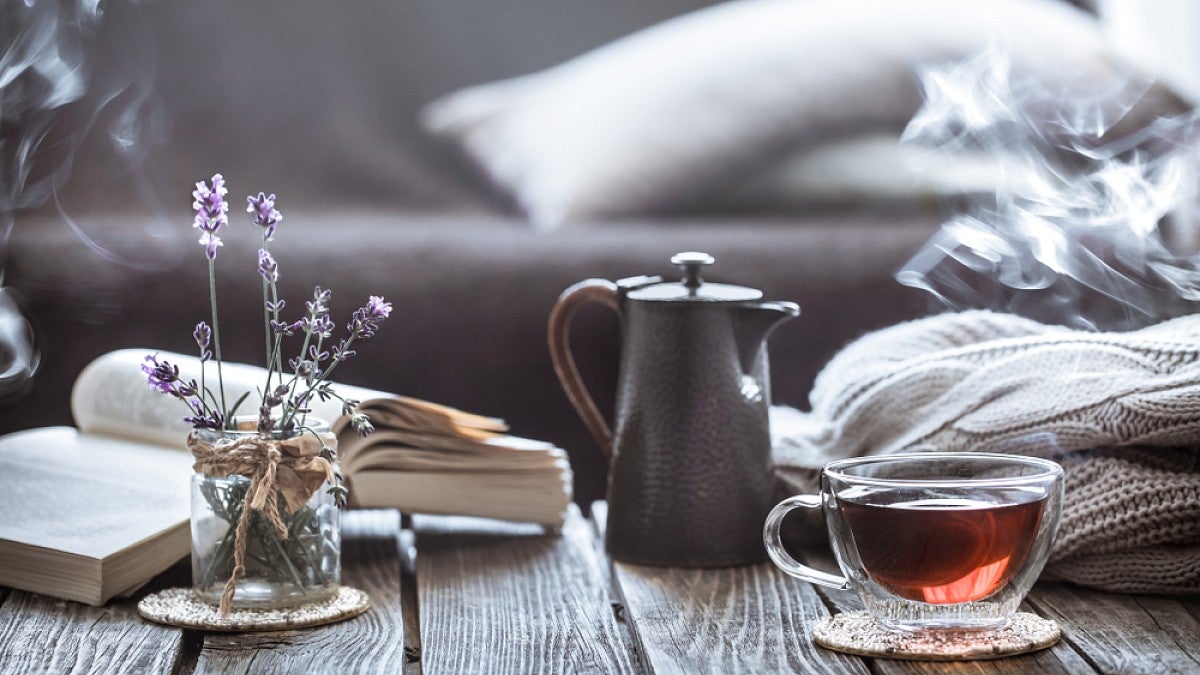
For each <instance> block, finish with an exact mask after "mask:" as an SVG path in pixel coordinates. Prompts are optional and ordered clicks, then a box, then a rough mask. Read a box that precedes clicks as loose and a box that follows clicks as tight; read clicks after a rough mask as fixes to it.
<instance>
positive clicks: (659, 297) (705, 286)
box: [625, 251, 762, 302]
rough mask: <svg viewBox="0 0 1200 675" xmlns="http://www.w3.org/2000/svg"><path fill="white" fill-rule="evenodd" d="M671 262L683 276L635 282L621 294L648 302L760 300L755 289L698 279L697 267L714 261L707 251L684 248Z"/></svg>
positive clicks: (759, 294) (760, 297)
mask: <svg viewBox="0 0 1200 675" xmlns="http://www.w3.org/2000/svg"><path fill="white" fill-rule="evenodd" d="M671 262H672V263H674V264H676V265H679V267H680V269H682V270H683V279H681V280H680V281H678V282H666V283H656V284H650V285H639V286H638V287H636V288H634V289H632V290H630V291H629V293H628V294H627V295H626V296H625V297H627V298H629V299H630V300H647V301H650V302H750V301H754V300H761V299H762V291H760V290H758V289H756V288H747V287H746V286H735V285H732V284H715V283H705V282H704V281H703V280H702V279H701V278H700V269H701V268H703V267H705V266H706V265H711V264H713V263H714V262H716V260H715V259H714V258H713V257H712V256H711V255H709V254H707V253H701V252H699V251H684V252H682V253H676V254H675V255H674V256H672V257H671ZM644 278H645V277H641V279H644Z"/></svg>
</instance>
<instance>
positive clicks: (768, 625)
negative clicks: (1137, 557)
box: [0, 504, 1200, 674]
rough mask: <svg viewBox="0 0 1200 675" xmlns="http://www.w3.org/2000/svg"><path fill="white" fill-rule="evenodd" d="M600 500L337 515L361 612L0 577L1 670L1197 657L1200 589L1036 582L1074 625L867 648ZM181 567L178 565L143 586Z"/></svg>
mask: <svg viewBox="0 0 1200 675" xmlns="http://www.w3.org/2000/svg"><path fill="white" fill-rule="evenodd" d="M603 507H604V505H603V504H598V505H597V508H596V509H595V514H596V516H597V517H596V519H594V520H587V519H584V518H583V517H582V516H580V515H579V513H578V512H575V511H573V512H572V514H571V518H570V519H569V522H568V523H567V525H566V527H565V528H564V530H563V532H562V536H553V535H546V534H544V533H543V532H542V531H541V528H538V527H534V526H523V525H505V524H497V523H494V522H487V521H480V520H473V519H465V518H443V517H422V516H418V517H416V518H415V519H413V528H412V529H411V530H408V529H404V530H402V529H401V527H400V523H401V521H400V518H399V516H398V515H397V514H396V513H395V512H392V511H356V512H349V513H347V514H346V517H345V519H344V530H345V544H344V551H343V560H344V563H343V565H344V570H345V573H344V580H345V582H346V583H347V584H350V585H353V586H356V587H358V588H362V589H364V590H366V591H367V592H368V593H370V595H371V598H372V602H373V606H372V609H371V610H370V611H369V612H368V613H366V614H365V615H363V616H361V617H358V618H356V619H353V620H350V621H346V622H343V623H340V624H335V625H332V626H325V627H321V628H314V629H308V630H294V631H276V632H270V633H244V634H205V633H200V632H195V631H185V630H179V629H176V628H170V627H166V626H160V625H156V624H152V623H148V622H146V621H143V620H142V619H141V618H139V617H138V615H137V612H136V609H135V607H134V600H125V601H119V602H113V603H111V604H109V605H108V606H106V607H100V608H96V607H87V606H84V605H79V604H76V603H72V602H66V601H60V600H53V599H50V598H45V597H42V596H37V595H32V594H29V593H24V592H21V591H7V590H5V589H0V600H2V604H0V672H3V673H10V672H38V673H41V672H139V673H140V672H151V673H192V672H202V673H208V672H249V673H270V672H281V673H293V672H295V673H313V672H336V673H349V672H363V673H366V672H401V673H421V672H424V673H458V672H477V673H508V672H512V673H530V672H545V673H566V672H606V673H608V672H612V673H643V672H651V673H738V672H802V673H993V672H996V673H1035V672H1045V673H1072V674H1074V673H1092V672H1101V673H1168V672H1173V673H1200V599H1197V598H1184V599H1179V598H1170V597H1155V596H1126V595H1110V594H1104V593H1097V592H1093V591H1088V590H1084V589H1081V588H1077V587H1073V586H1067V585H1058V584H1040V585H1038V586H1037V587H1036V588H1035V590H1034V592H1033V593H1032V594H1031V595H1030V597H1029V599H1028V601H1027V603H1026V607H1025V609H1026V610H1028V611H1033V612H1036V613H1038V614H1040V615H1043V616H1049V617H1053V618H1055V619H1057V620H1058V621H1059V623H1060V624H1061V625H1062V627H1063V633H1064V639H1063V640H1062V641H1061V642H1059V643H1058V644H1057V645H1055V646H1054V647H1052V648H1050V649H1048V650H1045V651H1042V652H1039V653H1036V654H1031V655H1026V656H1019V657H1014V658H1010V659H1003V660H998V661H975V662H969V663H954V664H946V663H916V662H906V661H890V660H879V659H862V658H858V657H852V656H845V655H842V654H838V653H835V652H831V651H828V650H825V649H822V648H820V647H816V646H814V645H813V643H812V640H811V637H810V631H811V629H812V625H813V623H814V622H815V621H817V620H819V619H820V618H822V617H824V616H828V615H829V614H830V612H833V611H838V610H843V609H856V608H858V606H859V605H858V599H857V598H856V597H855V596H853V595H851V594H849V593H845V592H839V591H829V592H826V590H825V589H817V588H814V587H813V586H811V585H809V584H807V583H804V582H801V581H799V580H796V579H792V578H791V577H788V576H786V575H784V574H783V573H781V572H779V571H778V570H776V569H775V568H774V567H772V566H771V565H770V564H769V563H764V564H761V565H755V566H750V567H737V568H726V569H717V570H685V569H667V568H650V567H638V566H635V565H625V564H620V563H618V564H615V565H610V564H608V562H607V560H606V559H605V557H604V554H603V545H602V543H601V539H600V538H599V537H598V534H599V532H600V530H601V528H602V527H603V515H604V513H605V511H604V508H603ZM181 583H182V584H186V583H187V572H186V570H183V569H180V568H176V569H175V570H173V571H171V572H168V573H166V574H164V575H162V576H160V577H159V578H157V579H155V581H154V582H152V584H151V585H150V587H149V590H153V589H156V588H162V587H166V586H170V585H179V584H181Z"/></svg>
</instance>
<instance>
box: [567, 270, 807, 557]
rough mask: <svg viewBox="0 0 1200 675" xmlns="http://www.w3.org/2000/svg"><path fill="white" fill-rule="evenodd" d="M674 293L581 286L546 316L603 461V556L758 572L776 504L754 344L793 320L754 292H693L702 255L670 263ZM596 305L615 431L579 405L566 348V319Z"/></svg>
mask: <svg viewBox="0 0 1200 675" xmlns="http://www.w3.org/2000/svg"><path fill="white" fill-rule="evenodd" d="M671 262H673V263H675V264H678V265H680V266H681V267H682V268H683V271H684V277H683V280H682V281H680V282H678V283H669V282H664V281H663V280H662V278H661V277H632V278H629V279H622V280H620V281H618V282H616V283H615V284H614V283H613V282H611V281H607V280H604V279H588V280H586V281H581V282H580V283H578V284H575V285H574V286H572V287H570V288H568V289H567V290H566V291H564V292H563V294H562V296H561V297H560V298H559V300H558V303H557V304H556V305H555V306H554V309H553V311H552V312H551V313H550V325H549V338H550V353H551V357H552V359H553V361H554V369H555V371H556V372H557V373H558V377H559V380H561V382H562V385H563V388H564V389H565V390H566V392H567V397H568V398H569V399H570V400H571V403H572V404H573V405H574V406H575V409H576V410H578V411H579V415H580V417H582V418H583V422H584V424H586V425H587V428H588V430H589V431H591V433H592V436H594V437H595V439H596V442H597V443H599V444H600V447H601V448H602V449H603V450H604V453H605V455H607V456H608V457H609V458H610V459H611V467H610V471H609V482H608V528H607V535H606V546H607V548H608V552H609V554H610V555H611V556H612V557H613V558H614V559H617V560H622V561H625V562H633V563H640V564H646V565H677V566H687V567H706V566H718V565H735V564H742V563H750V562H757V561H761V560H765V559H766V551H765V549H764V547H763V542H762V524H763V520H764V519H765V518H766V516H767V512H768V511H770V510H771V507H772V505H773V504H774V497H775V492H774V480H775V479H774V474H773V466H772V462H771V439H770V434H769V430H768V427H767V408H768V407H769V405H770V400H771V396H770V388H769V387H770V384H769V379H768V371H767V350H766V344H765V343H766V339H767V336H768V335H769V334H770V332H771V331H772V330H773V329H774V328H775V326H777V325H778V324H779V323H781V322H782V321H784V320H785V319H790V318H792V317H794V316H796V315H798V314H799V313H800V308H799V306H797V305H796V304H795V303H792V302H763V301H762V292H761V291H758V290H755V289H753V288H745V287H742V286H731V285H727V284H715V283H704V282H702V281H701V279H700V269H701V267H702V266H704V265H710V264H712V263H713V258H712V257H711V256H709V255H708V254H706V253H680V254H678V255H676V256H675V257H673V258H671ZM590 302H599V303H601V304H604V305H607V306H608V307H611V308H613V309H614V310H616V312H617V314H618V315H619V316H620V318H621V333H622V340H623V344H622V350H621V365H620V373H619V380H618V389H617V407H616V425H615V431H613V432H610V431H609V427H608V424H607V423H606V422H605V420H604V418H603V417H602V416H601V415H600V412H599V410H597V408H596V405H595V403H594V402H593V401H592V399H591V397H590V396H589V395H588V393H587V389H586V388H585V387H584V385H583V382H582V381H581V379H580V377H579V371H578V369H577V368H576V367H575V360H574V359H573V358H572V356H571V352H570V347H569V345H568V329H569V325H570V321H571V317H572V316H573V315H574V313H575V311H576V310H578V309H579V308H580V307H581V306H583V305H585V304H587V303H590Z"/></svg>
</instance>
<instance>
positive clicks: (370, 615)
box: [196, 511, 405, 673]
mask: <svg viewBox="0 0 1200 675" xmlns="http://www.w3.org/2000/svg"><path fill="white" fill-rule="evenodd" d="M342 531H343V535H342V536H343V540H342V579H343V581H344V582H345V583H346V584H347V585H349V586H354V587H355V588H360V589H362V590H364V591H366V592H367V593H368V594H369V595H370V596H371V609H370V611H368V612H367V613H366V614H364V615H362V616H360V617H357V618H354V619H350V620H349V621H343V622H341V623H336V624H332V625H329V626H321V627H317V628H309V629H302V630H291V631H272V632H266V633H240V634H220V633H215V634H210V635H206V636H205V638H204V645H203V649H202V651H201V652H200V658H199V662H198V663H197V664H196V672H198V673H210V672H212V673H235V672H236V673H316V672H337V673H384V672H403V669H404V665H405V657H404V617H403V610H402V608H401V600H400V583H401V580H400V551H399V536H400V517H399V514H398V513H396V512H395V511H348V512H346V513H345V514H344V518H343V528H342Z"/></svg>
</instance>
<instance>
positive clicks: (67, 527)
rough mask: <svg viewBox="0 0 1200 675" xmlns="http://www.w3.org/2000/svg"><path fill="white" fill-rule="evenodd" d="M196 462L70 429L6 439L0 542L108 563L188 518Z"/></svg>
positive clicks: (0, 474) (1, 443)
mask: <svg viewBox="0 0 1200 675" xmlns="http://www.w3.org/2000/svg"><path fill="white" fill-rule="evenodd" d="M191 465H192V462H191V457H190V456H189V455H185V454H183V453H174V452H163V451H162V450H160V449H159V448H156V447H152V446H147V445H143V444H138V443H130V442H126V441H119V440H114V439H107V438H103V437H92V436H86V435H83V434H80V433H79V432H78V431H76V430H75V429H71V428H69V427H48V428H43V429H32V430H29V431H19V432H16V433H12V434H8V435H6V436H4V437H0V510H3V512H4V514H5V517H4V518H0V540H9V541H15V542H20V543H23V544H27V545H31V546H38V547H42V548H45V549H49V550H53V551H64V552H68V553H73V554H76V555H81V556H86V557H89V558H94V559H98V560H102V559H104V558H105V557H107V556H110V555H113V554H115V553H117V552H119V551H122V550H124V549H126V548H128V547H130V546H132V545H134V544H137V543H139V542H141V541H144V540H146V539H149V538H152V537H155V536H158V535H159V534H160V533H162V532H165V531H167V530H170V529H172V528H176V527H178V526H180V524H182V523H186V522H187V520H188V517H189V512H190V489H189V486H188V480H189V479H190V477H191V475H192V466H191ZM0 544H2V542H0ZM186 553H187V548H186V546H185V547H183V548H182V549H181V550H179V551H177V552H173V553H172V556H173V557H172V559H173V560H174V559H178V558H179V557H182V556H183V555H184V554H186Z"/></svg>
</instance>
